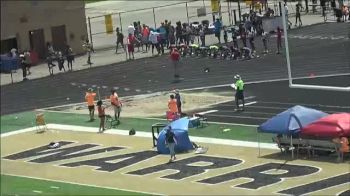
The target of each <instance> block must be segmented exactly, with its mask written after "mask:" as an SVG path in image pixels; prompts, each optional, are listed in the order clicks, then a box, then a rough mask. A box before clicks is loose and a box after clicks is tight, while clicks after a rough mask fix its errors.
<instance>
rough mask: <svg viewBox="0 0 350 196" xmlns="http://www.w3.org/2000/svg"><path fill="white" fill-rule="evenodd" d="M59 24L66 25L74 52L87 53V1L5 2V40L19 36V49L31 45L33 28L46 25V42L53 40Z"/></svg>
mask: <svg viewBox="0 0 350 196" xmlns="http://www.w3.org/2000/svg"><path fill="white" fill-rule="evenodd" d="M21 18H22V19H23V18H27V22H25V23H23V22H21ZM59 25H66V37H67V43H68V44H69V45H70V46H71V47H72V49H73V51H74V52H75V53H77V54H79V53H83V52H84V51H83V49H82V39H81V38H82V37H84V36H86V35H87V28H86V18H85V4H84V2H83V1H43V0H36V1H1V40H3V39H8V38H11V37H17V42H18V48H19V49H29V48H30V43H29V35H28V32H29V31H30V30H34V29H40V28H43V29H44V36H45V43H46V42H51V41H52V36H51V27H52V26H59ZM72 35H74V37H73V36H72Z"/></svg>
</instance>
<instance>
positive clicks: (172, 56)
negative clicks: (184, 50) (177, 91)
mask: <svg viewBox="0 0 350 196" xmlns="http://www.w3.org/2000/svg"><path fill="white" fill-rule="evenodd" d="M180 58H181V56H180V53H179V51H178V50H177V49H176V48H174V49H173V51H172V52H171V53H170V59H171V61H172V62H173V64H174V77H175V79H177V78H179V77H180V75H179V73H178V66H179V65H178V64H179V61H180Z"/></svg>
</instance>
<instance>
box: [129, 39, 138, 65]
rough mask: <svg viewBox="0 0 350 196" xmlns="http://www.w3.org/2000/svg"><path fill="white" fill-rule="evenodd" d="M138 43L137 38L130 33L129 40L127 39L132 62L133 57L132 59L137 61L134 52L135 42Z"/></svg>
mask: <svg viewBox="0 0 350 196" xmlns="http://www.w3.org/2000/svg"><path fill="white" fill-rule="evenodd" d="M136 41H137V39H136V38H135V36H134V35H133V34H131V33H129V36H128V39H127V44H128V53H129V59H130V60H131V55H132V59H135V57H134V50H135V46H134V44H135V42H136Z"/></svg>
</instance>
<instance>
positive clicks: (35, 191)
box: [33, 190, 43, 193]
mask: <svg viewBox="0 0 350 196" xmlns="http://www.w3.org/2000/svg"><path fill="white" fill-rule="evenodd" d="M33 192H34V193H43V192H42V191H37V190H33Z"/></svg>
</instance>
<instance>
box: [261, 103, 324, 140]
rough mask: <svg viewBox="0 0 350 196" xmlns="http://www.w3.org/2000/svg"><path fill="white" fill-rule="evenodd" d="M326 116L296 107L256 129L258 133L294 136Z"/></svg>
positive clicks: (317, 111) (305, 108) (313, 110)
mask: <svg viewBox="0 0 350 196" xmlns="http://www.w3.org/2000/svg"><path fill="white" fill-rule="evenodd" d="M327 115H328V114H327V113H325V112H322V111H319V110H315V109H312V108H307V107H303V106H300V105H296V106H294V107H292V108H289V109H288V110H286V111H284V112H282V113H279V114H277V115H276V116H274V117H272V118H271V119H269V120H267V121H266V122H264V123H263V124H261V125H260V126H259V127H258V131H260V132H264V133H276V134H295V133H297V132H299V131H300V130H301V128H303V127H305V126H307V125H308V124H310V123H312V122H314V121H316V120H318V119H320V118H322V117H325V116H327Z"/></svg>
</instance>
